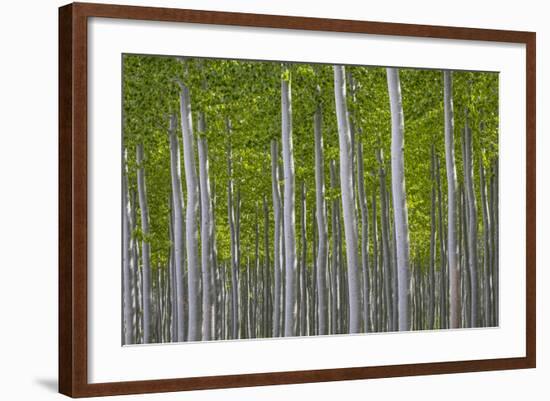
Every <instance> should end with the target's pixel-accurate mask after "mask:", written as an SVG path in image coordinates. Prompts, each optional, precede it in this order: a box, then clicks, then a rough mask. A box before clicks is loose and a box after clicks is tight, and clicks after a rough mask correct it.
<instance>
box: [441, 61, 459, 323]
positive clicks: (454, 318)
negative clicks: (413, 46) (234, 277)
mask: <svg viewBox="0 0 550 401" xmlns="http://www.w3.org/2000/svg"><path fill="white" fill-rule="evenodd" d="M443 87H444V90H443V92H444V100H443V101H444V106H445V107H444V108H445V162H446V167H447V204H448V206H447V258H448V269H449V299H450V308H449V309H450V328H451V329H454V328H458V327H459V321H460V310H459V302H460V301H459V279H460V273H459V270H458V267H459V266H458V263H457V259H458V254H457V244H456V225H457V223H456V167H455V153H454V116H453V85H452V75H451V71H444V72H443Z"/></svg>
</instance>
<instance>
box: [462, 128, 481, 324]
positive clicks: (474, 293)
mask: <svg viewBox="0 0 550 401" xmlns="http://www.w3.org/2000/svg"><path fill="white" fill-rule="evenodd" d="M463 159H464V162H463V164H464V189H465V194H466V196H465V198H466V215H467V219H466V221H467V224H468V266H469V268H470V288H471V289H470V291H471V292H470V294H471V301H470V307H471V313H470V319H471V321H470V325H471V327H477V326H478V325H479V322H478V305H479V301H478V282H477V208H476V195H475V190H474V177H473V175H474V169H473V160H472V131H471V130H470V127H468V121H467V120H466V126H465V127H464V139H463Z"/></svg>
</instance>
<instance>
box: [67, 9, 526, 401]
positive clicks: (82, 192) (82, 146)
mask: <svg viewBox="0 0 550 401" xmlns="http://www.w3.org/2000/svg"><path fill="white" fill-rule="evenodd" d="M89 17H104V18H120V19H140V20H155V21H172V22H190V23H203V24H218V25H235V26H247V27H267V28H281V29H302V30H313V31H333V32H349V33H369V34H378V35H393V36H410V37H425V38H442V39H458V40H460V39H462V40H478V41H479V40H481V41H492V42H511V43H522V44H525V45H526V77H527V84H526V99H527V101H526V104H527V109H526V113H527V114H526V116H527V118H526V120H527V126H526V134H527V138H526V144H527V152H526V153H527V154H526V158H527V159H526V160H527V165H526V184H527V190H526V207H527V210H526V218H527V221H526V235H527V237H526V239H527V241H526V242H527V246H526V286H527V288H526V298H527V299H526V356H525V357H521V358H503V359H486V360H473V361H454V362H438V363H421V364H407V365H392V366H374V367H354V368H337V369H324V370H308V371H293V372H268V373H256V374H242V375H228V376H208V377H197V378H180V379H163V380H144V381H130V382H109V383H95V384H89V383H88V380H87V376H88V372H87V364H88V361H87V357H88V355H87V19H88V18H89ZM535 54H536V34H535V33H534V32H519V31H503V30H488V29H474V28H457V27H442V26H427V25H413V24H396V23H383V22H366V21H347V20H333V19H320V18H306V17H287V16H276V15H261V14H243V13H230V12H216V11H199V10H182V9H169V8H152V7H135V6H119V5H105V4H92V3H72V4H69V5H66V6H63V7H60V8H59V392H60V393H62V394H65V395H68V396H71V397H89V396H106V395H117V394H139V393H153V392H168V391H183V390H201V389H219V388H229V387H249V386H265V385H276V384H296V383H314V382H322V381H338V380H358V379H373V378H383V377H399V376H416V375H430V374H445V373H460V372H480V371H489V370H506V369H524V368H534V367H535V366H536V55H535Z"/></svg>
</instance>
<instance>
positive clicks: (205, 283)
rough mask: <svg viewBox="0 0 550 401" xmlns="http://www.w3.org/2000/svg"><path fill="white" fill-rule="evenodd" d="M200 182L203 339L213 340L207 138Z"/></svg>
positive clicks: (200, 143) (200, 145) (201, 149)
mask: <svg viewBox="0 0 550 401" xmlns="http://www.w3.org/2000/svg"><path fill="white" fill-rule="evenodd" d="M199 131H200V132H204V117H203V116H202V115H201V118H200V120H199ZM198 151H199V181H200V194H201V264H202V339H203V340H205V341H208V340H210V339H211V338H212V332H211V330H212V306H211V298H212V294H211V288H210V284H211V266H212V247H211V239H212V210H211V208H210V207H211V199H210V177H209V168H208V144H207V142H206V138H204V137H202V138H199V139H198Z"/></svg>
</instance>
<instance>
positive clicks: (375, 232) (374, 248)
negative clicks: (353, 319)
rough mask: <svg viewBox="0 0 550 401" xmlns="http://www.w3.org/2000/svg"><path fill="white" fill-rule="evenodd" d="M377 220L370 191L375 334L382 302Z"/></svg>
mask: <svg viewBox="0 0 550 401" xmlns="http://www.w3.org/2000/svg"><path fill="white" fill-rule="evenodd" d="M377 223H378V218H377V215H376V191H375V190H374V189H373V191H372V262H373V263H372V265H373V272H374V280H373V283H374V285H373V289H374V291H373V295H374V297H373V298H374V311H373V312H374V313H373V329H374V331H375V332H378V331H382V330H381V324H380V318H381V311H380V309H381V307H382V302H381V300H380V294H381V291H380V290H379V282H380V276H381V275H380V268H379V264H378V224H377Z"/></svg>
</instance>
